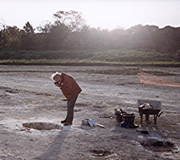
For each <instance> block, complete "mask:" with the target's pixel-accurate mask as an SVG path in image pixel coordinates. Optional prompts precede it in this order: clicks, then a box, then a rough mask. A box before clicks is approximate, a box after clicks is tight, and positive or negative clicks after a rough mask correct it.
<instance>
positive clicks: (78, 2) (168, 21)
mask: <svg viewBox="0 0 180 160" xmlns="http://www.w3.org/2000/svg"><path fill="white" fill-rule="evenodd" d="M60 10H63V11H69V10H74V11H78V12H81V13H82V17H83V18H84V19H85V20H86V24H87V25H89V26H90V27H95V28H97V27H100V28H103V29H106V28H107V29H109V30H112V29H115V28H119V27H120V28H125V29H127V28H130V27H132V26H134V25H137V24H142V25H146V24H149V25H156V26H159V27H160V28H162V27H164V26H167V25H170V26H173V27H180V0H0V27H1V24H6V25H9V26H17V27H18V28H23V26H24V25H25V23H26V22H27V21H29V22H30V23H31V25H32V26H33V27H34V28H36V27H38V26H39V25H41V24H43V23H44V22H45V21H50V22H54V20H55V19H54V18H53V14H54V13H56V12H57V11H60Z"/></svg>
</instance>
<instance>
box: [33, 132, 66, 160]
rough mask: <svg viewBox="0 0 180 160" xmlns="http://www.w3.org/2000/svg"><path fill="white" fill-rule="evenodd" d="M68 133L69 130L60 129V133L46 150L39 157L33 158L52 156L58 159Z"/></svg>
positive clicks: (40, 159) (49, 157) (47, 158)
mask: <svg viewBox="0 0 180 160" xmlns="http://www.w3.org/2000/svg"><path fill="white" fill-rule="evenodd" d="M68 133H69V130H62V131H60V132H59V134H58V135H57V136H56V137H55V139H54V141H53V142H52V144H51V145H50V146H49V148H48V149H47V150H46V152H45V153H43V154H42V155H40V156H39V157H36V158H33V160H50V159H52V158H53V159H56V160H58V159H59V154H60V152H61V149H62V145H63V143H64V140H65V139H66V137H67V135H68Z"/></svg>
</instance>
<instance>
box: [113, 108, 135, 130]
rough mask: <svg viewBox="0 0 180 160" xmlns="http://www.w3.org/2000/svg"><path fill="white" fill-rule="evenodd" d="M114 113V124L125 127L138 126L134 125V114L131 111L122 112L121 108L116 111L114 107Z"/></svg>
mask: <svg viewBox="0 0 180 160" xmlns="http://www.w3.org/2000/svg"><path fill="white" fill-rule="evenodd" d="M115 115H116V124H117V125H121V127H125V128H137V127H138V126H136V125H134V119H135V114H134V113H131V114H128V113H127V112H124V111H123V110H122V109H120V111H118V110H117V109H115Z"/></svg>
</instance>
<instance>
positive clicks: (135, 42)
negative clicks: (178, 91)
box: [0, 11, 180, 54]
mask: <svg viewBox="0 0 180 160" xmlns="http://www.w3.org/2000/svg"><path fill="white" fill-rule="evenodd" d="M53 16H54V18H55V21H54V22H53V23H51V22H46V23H45V24H44V25H41V26H39V27H37V28H33V26H32V25H31V24H30V22H27V23H25V25H24V27H23V29H19V28H18V27H17V26H6V25H4V24H1V29H0V50H34V51H44V50H52V51H58V50H107V49H108V50H111V49H133V50H143V51H156V52H161V53H167V52H168V53H174V54H179V52H180V51H178V50H180V27H177V28H175V27H171V26H166V27H164V28H159V27H158V26H154V25H146V26H142V25H141V24H139V25H136V26H132V27H131V28H129V29H126V30H125V29H123V28H116V29H114V30H111V31H109V30H107V29H101V28H91V27H89V26H88V25H86V24H85V21H84V20H83V18H82V15H81V13H79V12H76V11H58V12H56V13H55V14H54V15H53Z"/></svg>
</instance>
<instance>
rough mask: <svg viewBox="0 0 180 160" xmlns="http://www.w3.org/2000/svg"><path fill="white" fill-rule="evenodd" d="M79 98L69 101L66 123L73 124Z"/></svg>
mask: <svg viewBox="0 0 180 160" xmlns="http://www.w3.org/2000/svg"><path fill="white" fill-rule="evenodd" d="M77 97H78V96H76V97H73V98H71V99H70V100H68V101H67V116H66V122H72V121H73V118H74V106H75V103H76V100H77Z"/></svg>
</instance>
